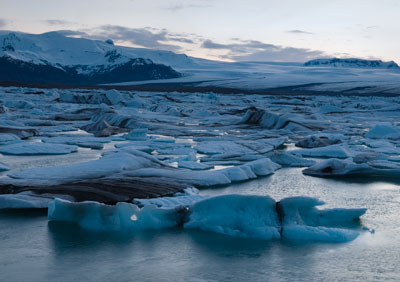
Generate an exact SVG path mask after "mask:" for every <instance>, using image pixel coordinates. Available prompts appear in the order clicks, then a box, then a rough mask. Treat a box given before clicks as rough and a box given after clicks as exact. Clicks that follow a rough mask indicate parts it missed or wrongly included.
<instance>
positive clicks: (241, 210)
mask: <svg viewBox="0 0 400 282" xmlns="http://www.w3.org/2000/svg"><path fill="white" fill-rule="evenodd" d="M134 202H135V203H137V204H139V205H140V206H142V208H139V207H138V206H137V205H134V204H130V203H118V204H117V205H115V206H107V205H104V204H100V203H97V202H82V203H71V202H69V201H64V200H59V199H55V200H54V201H52V202H51V203H50V204H49V209H48V217H49V220H51V221H64V222H72V223H76V224H78V225H80V226H81V227H83V228H86V229H92V230H104V231H109V230H113V231H125V232H126V231H128V232H129V231H134V230H145V229H161V228H170V227H182V226H183V227H184V228H186V229H201V230H205V231H211V232H216V233H220V234H225V235H230V236H239V237H245V238H259V239H264V240H271V239H279V238H282V239H285V240H296V241H297V240H301V241H307V242H310V241H311V242H312V241H318V242H321V241H322V242H347V241H351V240H353V239H355V238H356V237H357V236H358V234H359V230H356V228H358V227H359V217H360V216H362V215H363V214H364V213H365V211H366V210H365V209H327V210H319V209H316V208H315V207H316V206H317V205H321V204H323V202H321V201H319V200H317V199H314V198H309V197H292V198H286V199H283V200H281V201H280V202H278V203H277V202H275V200H273V199H272V198H270V197H268V196H255V195H223V196H216V197H208V196H200V195H198V194H196V191H195V192H194V194H193V195H181V196H177V197H166V198H157V199H139V200H135V201H134Z"/></svg>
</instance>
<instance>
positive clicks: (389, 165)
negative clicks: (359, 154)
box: [367, 160, 400, 169]
mask: <svg viewBox="0 0 400 282" xmlns="http://www.w3.org/2000/svg"><path fill="white" fill-rule="evenodd" d="M367 164H368V165H369V166H371V167H373V168H379V169H400V164H399V163H396V162H392V161H387V160H371V161H369V162H367Z"/></svg>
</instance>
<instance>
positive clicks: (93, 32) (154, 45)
mask: <svg viewBox="0 0 400 282" xmlns="http://www.w3.org/2000/svg"><path fill="white" fill-rule="evenodd" d="M83 32H85V33H86V34H88V35H89V36H90V37H92V38H96V39H101V40H106V39H112V40H114V41H116V42H118V41H120V42H128V43H131V44H133V45H136V46H142V47H145V48H151V49H163V50H170V51H181V50H182V47H181V46H180V45H179V44H176V43H174V42H179V43H194V42H193V40H192V39H190V38H187V37H185V34H172V33H170V32H169V31H168V30H166V29H154V28H148V27H147V28H129V27H124V26H118V25H103V26H99V27H97V28H94V29H88V30H83Z"/></svg>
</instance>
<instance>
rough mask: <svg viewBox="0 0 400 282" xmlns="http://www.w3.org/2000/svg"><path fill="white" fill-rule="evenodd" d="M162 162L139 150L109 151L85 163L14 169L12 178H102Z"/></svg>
mask: <svg viewBox="0 0 400 282" xmlns="http://www.w3.org/2000/svg"><path fill="white" fill-rule="evenodd" d="M160 164H161V162H159V161H158V160H157V159H156V158H154V157H152V156H150V155H148V154H146V153H143V152H139V151H133V150H132V151H131V152H129V153H128V152H117V153H109V154H107V155H105V156H104V157H102V158H100V159H98V160H93V161H89V162H84V163H77V164H71V165H61V166H53V167H42V168H31V169H24V170H20V171H13V172H11V173H9V174H8V176H9V177H12V178H22V179H39V180H43V179H47V180H49V179H52V180H69V181H70V180H74V179H88V178H100V177H104V176H108V175H112V174H114V173H119V172H122V171H124V170H135V169H139V168H143V167H159V166H160Z"/></svg>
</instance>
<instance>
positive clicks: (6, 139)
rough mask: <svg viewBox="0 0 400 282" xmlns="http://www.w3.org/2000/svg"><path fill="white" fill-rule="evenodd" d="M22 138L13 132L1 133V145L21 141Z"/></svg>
mask: <svg viewBox="0 0 400 282" xmlns="http://www.w3.org/2000/svg"><path fill="white" fill-rule="evenodd" d="M19 141H20V139H19V137H18V136H17V135H15V134H11V133H0V145H7V144H12V143H16V142H19Z"/></svg>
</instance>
